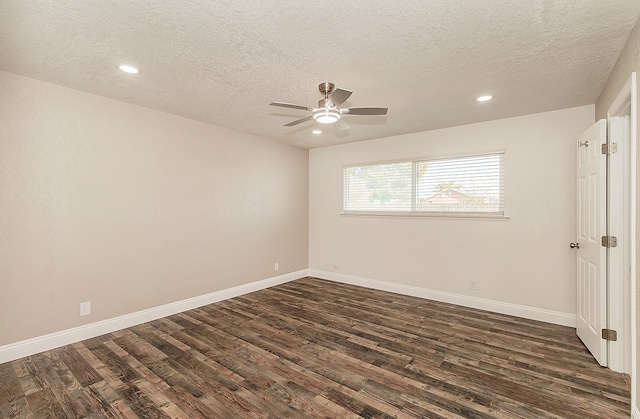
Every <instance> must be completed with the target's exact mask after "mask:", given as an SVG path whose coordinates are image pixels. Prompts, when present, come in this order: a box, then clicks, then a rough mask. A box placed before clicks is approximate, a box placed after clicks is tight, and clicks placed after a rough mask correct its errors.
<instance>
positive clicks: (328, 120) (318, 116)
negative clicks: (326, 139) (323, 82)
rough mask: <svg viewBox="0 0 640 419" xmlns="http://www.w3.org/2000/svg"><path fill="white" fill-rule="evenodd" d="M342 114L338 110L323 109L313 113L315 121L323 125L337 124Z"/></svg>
mask: <svg viewBox="0 0 640 419" xmlns="http://www.w3.org/2000/svg"><path fill="white" fill-rule="evenodd" d="M341 116H342V114H340V111H339V110H337V109H327V108H321V109H318V110H317V111H315V112H314V113H313V119H315V120H316V121H317V122H319V123H321V124H333V123H334V122H337V121H338V119H340V117H341Z"/></svg>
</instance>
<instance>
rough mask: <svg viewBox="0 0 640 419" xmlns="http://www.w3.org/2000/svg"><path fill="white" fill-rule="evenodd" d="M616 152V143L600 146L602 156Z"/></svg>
mask: <svg viewBox="0 0 640 419" xmlns="http://www.w3.org/2000/svg"><path fill="white" fill-rule="evenodd" d="M617 152H618V143H604V144H602V154H613V153H617Z"/></svg>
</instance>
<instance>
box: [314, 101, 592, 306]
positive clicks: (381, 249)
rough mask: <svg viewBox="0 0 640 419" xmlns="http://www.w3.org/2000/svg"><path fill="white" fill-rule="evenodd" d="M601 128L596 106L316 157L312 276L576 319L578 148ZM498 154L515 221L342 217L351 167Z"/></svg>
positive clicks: (402, 138) (365, 144) (336, 150)
mask: <svg viewBox="0 0 640 419" xmlns="http://www.w3.org/2000/svg"><path fill="white" fill-rule="evenodd" d="M593 121H594V107H593V105H590V106H584V107H579V108H572V109H565V110H560V111H555V112H548V113H542V114H536V115H529V116H524V117H519V118H510V119H503V120H498V121H491V122H485V123H479V124H472V125H466V126H461V127H455V128H447V129H442V130H436V131H428V132H422V133H416V134H409V135H403V136H398V137H390V138H383V139H377V140H371V141H364V142H358V143H352V144H345V145H340V146H333V147H326V148H319V149H313V150H311V151H310V156H309V170H310V172H309V181H310V186H309V188H310V189H309V194H310V216H309V221H310V244H309V251H310V261H309V262H310V268H311V269H318V270H323V271H332V272H337V273H343V274H347V275H353V276H357V277H363V278H368V279H375V280H381V281H388V282H394V283H398V284H402V285H410V286H416V287H421V288H426V289H431V290H438V291H446V292H451V293H455V294H461V295H470V296H474V297H480V298H486V299H491V300H496V301H501V302H507V303H513V304H519V305H525V306H530V307H535V308H540V309H547V310H554V311H559V312H563V313H569V314H574V313H575V300H576V290H575V253H574V252H573V251H572V250H571V249H570V248H569V243H570V242H572V241H574V240H575V170H576V169H575V150H576V147H575V140H576V137H577V136H578V135H579V134H580V133H582V132H583V131H584V130H585V129H587V128H588V127H589V126H591V125H592V124H593ZM497 150H506V154H505V190H506V192H505V210H506V215H507V216H508V217H510V218H509V220H506V221H496V220H486V219H485V220H482V219H463V220H461V219H442V218H412V217H362V216H342V215H340V213H341V209H342V166H343V165H347V164H355V163H363V162H375V161H384V160H392V159H401V158H411V157H429V156H443V155H456V154H471V153H482V152H487V151H497ZM334 264H337V265H338V268H337V269H335V268H334ZM472 279H473V280H477V281H478V290H477V291H470V290H469V281H470V280H472Z"/></svg>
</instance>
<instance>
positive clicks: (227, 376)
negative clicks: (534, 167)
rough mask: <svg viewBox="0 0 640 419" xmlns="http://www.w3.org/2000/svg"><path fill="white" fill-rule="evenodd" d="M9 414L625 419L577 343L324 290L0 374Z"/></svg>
mask: <svg viewBox="0 0 640 419" xmlns="http://www.w3.org/2000/svg"><path fill="white" fill-rule="evenodd" d="M0 416H2V417H36V418H41V417H54V418H67V417H68V418H72V417H92V418H93V417H96V418H97V417H126V418H129V417H132V418H133V417H142V418H167V417H171V418H197V417H206V418H253V417H269V418H307V417H327V418H349V417H365V418H368V417H376V418H378V417H380V418H391V417H397V418H403V417H412V418H416V417H418V418H451V417H464V418H581V419H584V418H608V419H612V418H629V416H630V407H629V385H628V383H627V382H626V380H625V379H624V377H623V375H621V374H616V373H614V372H612V371H610V370H608V369H606V368H602V367H600V366H598V365H597V364H596V362H595V361H594V360H593V359H592V358H591V356H590V355H589V354H588V352H587V351H586V350H585V348H584V347H583V346H582V344H581V343H580V341H579V340H578V338H577V337H576V336H575V330H574V329H571V328H568V327H562V326H555V325H551V324H547V323H541V322H536V321H530V320H524V319H521V318H516V317H511V316H505V315H500V314H494V313H490V312H485V311H480V310H474V309H469V308H464V307H459V306H455V305H450V304H444V303H438V302H432V301H426V300H421V299H419V298H413V297H407V296H402V295H397V294H391V293H386V292H381V291H375V290H369V289H365V288H359V287H355V286H350V285H344V284H338V283H333V282H329V281H324V280H319V279H315V278H304V279H300V280H297V281H293V282H290V283H287V284H283V285H279V286H276V287H273V288H270V289H266V290H262V291H258V292H255V293H253V294H248V295H244V296H242V297H237V298H233V299H230V300H226V301H223V302H220V303H216V304H212V305H209V306H205V307H201V308H199V309H195V310H191V311H188V312H185V313H181V314H177V315H174V316H170V317H167V318H164V319H160V320H156V321H153V322H150V323H145V324H143V325H140V326H136V327H132V328H130V329H126V330H121V331H118V332H114V333H111V334H108V335H104V336H100V337H96V338H93V339H89V340H86V341H83V342H79V343H75V344H72V345H67V346H64V347H61V348H58V349H55V350H51V351H47V352H44V353H41V354H37V355H34V356H30V357H26V358H22V359H18V360H16V361H13V362H9V363H5V364H0Z"/></svg>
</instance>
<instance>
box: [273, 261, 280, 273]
mask: <svg viewBox="0 0 640 419" xmlns="http://www.w3.org/2000/svg"><path fill="white" fill-rule="evenodd" d="M273 270H274V271H279V270H280V264H279V263H278V262H276V263H274V264H273Z"/></svg>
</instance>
